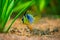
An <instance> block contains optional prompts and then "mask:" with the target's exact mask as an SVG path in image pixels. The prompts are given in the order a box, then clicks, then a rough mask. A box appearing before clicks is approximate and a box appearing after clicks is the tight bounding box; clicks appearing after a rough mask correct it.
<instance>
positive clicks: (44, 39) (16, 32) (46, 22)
mask: <svg viewBox="0 0 60 40" xmlns="http://www.w3.org/2000/svg"><path fill="white" fill-rule="evenodd" d="M11 21H12V19H11V20H9V22H8V23H7V25H6V26H8V25H9V24H10V22H11ZM32 28H33V29H39V30H46V29H48V28H49V29H50V31H52V30H53V29H54V28H58V29H59V32H55V33H53V35H43V36H39V35H32V34H31V33H29V32H26V29H27V30H28V28H27V25H24V24H23V23H22V21H21V20H20V19H19V18H18V19H17V20H16V21H15V23H14V24H13V25H12V27H11V29H10V31H9V33H8V34H2V33H1V34H0V40H60V19H48V18H42V19H40V20H39V21H38V22H36V23H33V24H32ZM27 35H28V36H27Z"/></svg>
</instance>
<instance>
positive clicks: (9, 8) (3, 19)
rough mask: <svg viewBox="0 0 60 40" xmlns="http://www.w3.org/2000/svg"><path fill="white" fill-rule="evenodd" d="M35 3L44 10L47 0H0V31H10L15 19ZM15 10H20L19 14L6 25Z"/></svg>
mask: <svg viewBox="0 0 60 40" xmlns="http://www.w3.org/2000/svg"><path fill="white" fill-rule="evenodd" d="M40 2H42V3H40ZM37 3H39V4H37ZM33 4H36V6H37V8H39V9H40V8H41V9H40V10H42V9H43V8H44V4H45V0H41V1H40V0H38V1H36V0H28V1H27V0H26V2H25V1H24V0H0V32H8V31H9V29H10V28H11V26H12V24H13V23H14V22H15V20H16V19H17V18H18V17H19V16H20V15H21V14H22V13H23V12H25V11H26V10H27V9H28V8H29V7H30V6H32V5H33ZM38 5H39V6H38ZM13 12H18V14H17V15H16V16H15V18H14V19H13V20H12V22H11V23H10V25H9V26H8V27H6V23H7V22H8V20H9V19H10V17H11V15H12V13H13Z"/></svg>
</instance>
